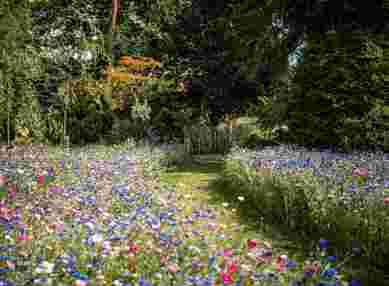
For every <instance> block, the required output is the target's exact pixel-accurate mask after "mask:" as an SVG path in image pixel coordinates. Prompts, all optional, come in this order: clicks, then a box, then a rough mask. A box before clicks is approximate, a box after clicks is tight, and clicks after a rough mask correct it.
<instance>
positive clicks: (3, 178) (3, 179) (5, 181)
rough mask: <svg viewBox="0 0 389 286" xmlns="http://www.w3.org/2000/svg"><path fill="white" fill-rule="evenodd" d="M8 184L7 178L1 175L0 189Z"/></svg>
mask: <svg viewBox="0 0 389 286" xmlns="http://www.w3.org/2000/svg"><path fill="white" fill-rule="evenodd" d="M6 183H7V177H6V176H4V175H0V187H2V186H4V185H5V184H6Z"/></svg>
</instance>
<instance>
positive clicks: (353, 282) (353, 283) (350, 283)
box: [348, 279, 361, 286]
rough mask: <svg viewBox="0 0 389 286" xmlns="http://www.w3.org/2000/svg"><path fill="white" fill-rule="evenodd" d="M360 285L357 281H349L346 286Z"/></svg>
mask: <svg viewBox="0 0 389 286" xmlns="http://www.w3.org/2000/svg"><path fill="white" fill-rule="evenodd" d="M360 285H361V284H360V283H359V282H358V281H357V280H354V279H353V280H351V281H350V282H349V283H348V286H360Z"/></svg>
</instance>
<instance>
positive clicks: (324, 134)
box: [282, 33, 388, 146]
mask: <svg viewBox="0 0 389 286" xmlns="http://www.w3.org/2000/svg"><path fill="white" fill-rule="evenodd" d="M382 37H383V36H382V35H371V34H366V33H365V34H358V33H357V34H355V33H353V34H334V35H329V34H328V35H325V36H324V37H323V35H310V37H309V39H308V41H307V42H308V45H307V47H306V48H305V51H304V62H303V63H301V64H300V65H298V66H297V69H296V74H295V76H294V78H293V85H292V88H291V93H292V94H291V96H290V97H288V98H287V100H286V102H287V107H286V108H285V110H284V111H283V113H284V115H283V116H282V118H284V119H285V122H283V123H286V124H287V125H288V126H289V128H290V130H291V133H290V134H291V135H292V137H291V139H292V141H293V142H294V143H297V144H302V145H320V144H333V145H337V146H342V145H348V144H351V143H350V142H351V141H353V140H354V139H355V140H356V142H355V144H354V145H357V144H358V143H360V142H363V141H364V142H369V141H370V143H373V142H372V140H370V138H375V139H377V140H378V141H380V142H377V140H375V141H376V143H379V144H380V145H382V144H383V142H382V139H383V138H382V136H380V130H376V131H377V133H375V134H372V131H373V130H370V131H369V132H367V130H366V129H359V130H358V131H357V130H356V129H355V128H352V129H353V130H355V133H354V132H353V131H352V132H351V133H352V134H350V129H349V126H351V125H350V124H349V122H350V121H349V120H362V119H365V116H367V114H368V113H369V112H371V111H372V110H373V109H374V107H375V105H376V100H377V99H378V100H385V98H387V81H388V72H387V71H388V69H387V66H388V65H387V63H388V54H387V48H386V47H385V46H384V44H383V41H382V39H380V38H382ZM385 67H386V68H385ZM346 138H347V139H346ZM345 140H346V141H347V140H348V141H347V142H345Z"/></svg>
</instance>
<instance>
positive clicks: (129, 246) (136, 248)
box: [127, 241, 138, 253]
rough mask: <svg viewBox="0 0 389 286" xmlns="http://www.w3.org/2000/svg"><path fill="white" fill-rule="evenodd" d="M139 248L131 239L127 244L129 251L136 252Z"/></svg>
mask: <svg viewBox="0 0 389 286" xmlns="http://www.w3.org/2000/svg"><path fill="white" fill-rule="evenodd" d="M137 250H138V247H137V246H136V245H135V243H133V242H131V241H130V242H129V243H128V245H127V251H128V253H136V251H137Z"/></svg>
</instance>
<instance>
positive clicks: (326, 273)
mask: <svg viewBox="0 0 389 286" xmlns="http://www.w3.org/2000/svg"><path fill="white" fill-rule="evenodd" d="M336 273H337V271H336V269H335V268H329V269H327V270H325V271H324V272H322V273H321V274H320V276H322V277H328V278H332V277H334V276H335V275H336Z"/></svg>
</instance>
